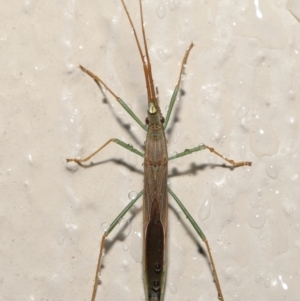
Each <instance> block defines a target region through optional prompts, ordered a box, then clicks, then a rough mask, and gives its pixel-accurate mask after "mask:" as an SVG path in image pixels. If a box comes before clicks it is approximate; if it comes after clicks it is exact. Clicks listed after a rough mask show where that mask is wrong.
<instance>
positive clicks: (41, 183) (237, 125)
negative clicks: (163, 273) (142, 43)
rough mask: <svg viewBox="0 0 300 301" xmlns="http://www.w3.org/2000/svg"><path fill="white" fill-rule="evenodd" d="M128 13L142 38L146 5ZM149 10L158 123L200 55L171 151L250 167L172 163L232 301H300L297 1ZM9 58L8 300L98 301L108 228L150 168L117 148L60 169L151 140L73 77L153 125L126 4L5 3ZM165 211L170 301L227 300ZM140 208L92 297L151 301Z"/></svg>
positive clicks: (175, 181) (4, 222)
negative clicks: (71, 160) (104, 90)
mask: <svg viewBox="0 0 300 301" xmlns="http://www.w3.org/2000/svg"><path fill="white" fill-rule="evenodd" d="M127 2H129V3H128V6H129V10H130V13H131V15H132V18H133V21H134V22H135V24H136V26H137V27H138V28H139V29H140V26H139V12H138V1H137V0H130V1H127ZM144 2H145V3H144V12H145V23H146V26H145V28H146V31H147V37H148V44H149V51H150V56H151V60H152V67H153V73H154V78H155V83H156V84H157V86H158V87H159V95H160V101H161V107H162V110H163V111H164V112H165V108H166V107H167V105H168V102H169V99H170V96H171V93H172V90H173V88H174V85H175V83H176V81H177V77H178V72H179V66H180V62H181V59H182V57H183V54H184V51H185V49H186V48H187V47H188V45H189V44H190V42H191V41H192V42H194V44H195V47H194V48H193V50H192V52H191V55H190V57H189V61H188V66H187V69H186V76H185V77H184V82H183V86H182V87H183V90H184V92H185V93H184V95H183V96H182V97H181V99H180V101H179V102H178V103H177V106H176V109H175V111H177V113H178V116H177V119H176V122H175V123H174V122H173V123H172V122H171V127H172V131H171V133H169V136H168V140H169V151H170V152H179V151H182V150H184V149H186V148H190V147H193V146H196V145H198V144H200V143H206V144H207V145H210V146H213V147H215V148H216V149H217V150H219V151H220V152H221V153H222V154H224V155H227V156H229V157H230V158H233V159H235V160H251V161H253V166H252V167H251V168H240V169H236V170H234V171H231V170H230V169H228V168H224V167H222V166H220V164H223V163H224V162H223V161H221V160H219V159H217V158H215V157H214V156H211V155H210V154H209V153H207V152H205V151H203V152H200V153H197V154H195V155H192V156H190V157H183V158H181V159H178V160H177V161H173V162H170V175H172V176H171V177H170V179H169V181H170V185H171V187H172V188H173V190H174V192H175V193H176V194H177V195H178V197H179V198H180V199H181V200H182V202H183V203H184V204H185V205H186V207H187V208H188V209H189V210H190V212H191V213H192V214H193V216H194V217H195V218H196V219H197V221H198V222H199V224H200V226H201V227H202V229H203V231H204V232H205V233H206V235H207V237H208V239H209V241H210V244H211V248H212V251H213V255H214V258H215V261H216V265H217V269H218V273H219V277H220V281H221V285H222V288H223V293H224V296H225V300H226V301H230V300H243V301H247V300H249V301H250V300H251V301H254V300H260V301H264V300H265V301H269V300H272V301H279V300H280V301H282V300H288V301H293V300H299V292H300V290H299V282H300V279H299V278H300V256H299V252H300V213H299V210H300V205H299V203H300V200H299V194H300V191H299V190H300V183H299V182H300V181H299V168H300V167H299V166H300V158H299V144H300V139H299V133H300V132H299V114H300V113H299V112H300V103H299V102H300V90H299V87H300V55H299V51H300V25H299V11H300V8H299V5H300V4H299V3H298V1H284V0H279V1H272V0H269V1H267V0H264V1H258V0H253V1H252V0H251V1H250V0H249V1H248V0H243V1H192V0H190V1H184V0H180V1H179V0H177V1H176V0H173V1H171V0H170V1H166V0H161V1H159V0H157V1H144ZM4 3H5V4H4ZM297 18H298V20H297ZM0 49H1V71H0V74H1V80H0V85H1V88H0V97H1V102H0V105H1V110H0V114H1V118H0V129H1V136H0V137H1V155H0V162H1V178H0V179H1V187H0V189H1V191H0V195H1V201H0V208H1V209H0V210H1V211H0V225H1V226H0V231H1V232H0V237H1V244H0V254H1V269H0V299H1V300H9V301H15V300H16V301H17V300H18V301H20V300H26V301H27V300H28V301H33V300H51V301H56V300H63V301H70V300H73V301H76V300H78V301H79V300H80V301H83V300H90V296H91V290H92V283H93V277H94V272H95V265H96V258H97V256H98V251H99V241H100V237H101V235H102V233H103V232H102V229H103V228H105V224H104V225H103V223H105V222H111V221H112V220H113V218H114V217H115V216H116V215H117V214H118V213H119V212H120V210H121V209H122V208H123V207H124V206H125V205H126V204H127V203H128V201H129V198H128V195H129V194H130V192H132V191H136V192H138V191H140V190H141V189H142V181H143V180H142V179H143V178H142V174H141V171H142V169H143V168H142V160H141V159H140V158H137V157H136V156H135V155H133V154H131V153H128V152H126V150H123V149H121V148H120V147H118V146H116V145H110V146H109V147H107V149H106V150H104V151H103V152H102V153H101V154H99V155H98V156H97V157H95V158H94V159H93V162H100V164H99V165H96V166H94V167H92V168H87V169H83V168H78V169H77V168H74V172H70V170H68V169H67V166H66V164H65V158H67V157H73V156H81V157H83V156H85V155H87V154H89V153H90V152H91V151H93V150H94V149H96V148H97V147H99V146H100V145H101V144H103V143H104V142H106V141H107V140H108V139H109V138H112V137H116V138H119V139H122V140H123V141H126V142H128V143H132V144H133V145H134V146H135V147H137V148H138V149H141V148H142V145H143V142H144V139H145V138H144V137H145V135H144V132H143V131H142V130H141V129H140V128H139V126H138V125H136V124H134V122H133V121H132V119H131V118H130V117H129V116H127V114H126V113H125V112H124V110H123V109H122V108H121V107H120V106H119V105H118V104H117V103H116V102H115V100H114V99H113V97H111V96H110V95H108V99H109V104H106V103H103V101H102V99H103V96H102V94H101V92H100V91H99V89H98V88H97V86H96V85H95V84H94V82H93V81H92V80H91V79H90V78H89V77H87V76H86V75H85V74H83V73H82V72H81V71H80V70H79V68H78V65H79V64H82V65H84V66H85V67H87V68H89V69H90V70H92V71H94V72H95V73H96V74H98V75H99V76H100V77H101V78H102V79H103V80H105V81H106V82H107V84H108V85H109V86H110V87H111V89H113V90H114V91H115V93H117V94H118V95H120V96H121V97H122V98H123V99H124V101H126V102H127V103H128V104H130V105H131V107H132V109H133V110H134V111H135V112H137V114H138V116H140V118H141V119H142V120H144V118H145V114H146V109H145V108H146V99H145V95H146V91H145V88H144V81H143V73H142V67H141V62H140V59H139V57H138V53H137V49H136V45H135V42H134V39H133V36H132V34H131V29H130V27H129V24H128V21H127V19H126V16H125V13H124V11H123V9H122V7H121V3H120V1H117V0H114V1H104V0H97V1H88V4H87V1H70V0H69V1H65V0H61V1H34V0H32V1H30V0H27V1H23V2H21V1H19V2H14V3H10V4H7V3H6V2H4V1H2V9H1V27H0ZM111 108H112V110H111ZM118 120H121V121H122V122H123V123H124V124H125V125H130V127H131V131H130V132H128V131H127V130H126V129H125V127H124V126H122V124H120V123H118ZM119 159H123V160H124V162H126V164H128V166H129V167H127V166H126V165H122V164H117V163H116V161H113V160H119ZM208 163H209V165H207V164H208ZM210 163H213V164H217V166H215V167H213V168H212V167H211V165H210ZM130 168H133V169H134V170H133V171H132V170H131V169H130ZM176 174H177V175H176ZM170 203H171V206H172V208H174V210H170V228H169V234H170V235H169V237H170V239H169V273H168V278H167V288H166V296H165V300H166V301H167V300H172V301H176V300H178V301H182V300H193V301H196V300H197V301H204V300H207V301H208V300H217V293H216V289H215V287H214V284H213V282H212V274H211V272H210V269H209V266H208V264H207V261H206V259H205V257H203V255H201V254H200V253H198V247H197V242H198V241H199V240H198V239H197V238H196V235H195V234H194V231H193V229H191V227H190V225H189V224H188V223H187V221H186V219H185V218H184V216H183V215H182V213H181V212H179V211H178V208H177V206H176V205H175V202H174V201H173V200H172V199H170ZM140 208H141V201H139V203H138V205H137V206H136V210H135V211H133V212H131V213H130V214H128V215H127V218H130V219H131V221H130V225H129V227H127V228H126V230H125V232H120V230H121V227H119V228H118V229H116V230H115V231H114V232H113V235H112V237H111V239H110V240H109V242H112V241H113V244H111V243H108V244H107V246H108V248H107V256H105V261H104V265H105V268H104V269H103V270H102V274H101V276H102V285H101V286H99V291H98V299H97V300H103V301H108V300H109V301H114V300H117V301H119V300H122V301H126V300H143V298H144V291H143V284H142V278H141V263H140V262H141V238H140V235H141V210H140ZM174 212H177V214H174Z"/></svg>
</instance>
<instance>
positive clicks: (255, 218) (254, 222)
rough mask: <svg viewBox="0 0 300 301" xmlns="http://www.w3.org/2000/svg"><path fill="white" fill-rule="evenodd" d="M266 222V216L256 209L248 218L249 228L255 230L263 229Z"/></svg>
mask: <svg viewBox="0 0 300 301" xmlns="http://www.w3.org/2000/svg"><path fill="white" fill-rule="evenodd" d="M265 222H266V216H265V214H264V212H263V211H262V210H261V209H254V210H252V212H251V213H250V216H249V218H248V223H249V226H250V227H252V228H255V229H261V228H262V227H263V226H264V224H265Z"/></svg>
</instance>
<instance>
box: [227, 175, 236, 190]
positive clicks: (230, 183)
mask: <svg viewBox="0 0 300 301" xmlns="http://www.w3.org/2000/svg"><path fill="white" fill-rule="evenodd" d="M225 180H226V182H227V184H228V186H229V187H233V186H234V184H235V180H234V177H233V176H232V175H229V174H227V176H226V177H225Z"/></svg>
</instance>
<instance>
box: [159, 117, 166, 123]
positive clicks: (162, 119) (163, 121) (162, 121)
mask: <svg viewBox="0 0 300 301" xmlns="http://www.w3.org/2000/svg"><path fill="white" fill-rule="evenodd" d="M160 122H161V123H162V124H164V123H165V118H164V117H162V116H161V117H160Z"/></svg>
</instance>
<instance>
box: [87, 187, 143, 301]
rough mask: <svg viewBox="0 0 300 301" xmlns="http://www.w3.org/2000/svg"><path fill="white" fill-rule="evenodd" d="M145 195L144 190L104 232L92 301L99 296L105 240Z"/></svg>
mask: <svg viewBox="0 0 300 301" xmlns="http://www.w3.org/2000/svg"><path fill="white" fill-rule="evenodd" d="M143 193H144V190H142V191H141V192H140V193H138V195H137V196H136V197H135V198H134V199H133V200H132V201H131V202H130V203H129V204H128V205H127V206H126V207H125V208H124V209H123V210H122V212H121V213H120V214H119V215H118V216H117V217H116V218H115V219H114V221H113V222H112V223H111V224H110V226H109V228H108V229H107V230H106V231H105V232H104V234H103V236H102V239H101V245H100V252H99V256H98V263H97V269H96V274H95V280H94V288H93V294H92V298H91V301H94V300H95V298H96V294H97V288H98V279H99V273H100V269H101V258H102V255H103V249H104V243H105V239H106V237H107V236H108V234H109V233H110V232H111V231H112V230H113V229H114V227H115V226H116V225H117V224H118V223H119V221H120V220H121V219H122V218H123V216H124V215H125V214H126V213H127V212H128V210H129V209H130V208H131V207H132V206H133V205H134V204H135V202H136V201H137V200H138V199H139V198H140V197H141V196H142V194H143Z"/></svg>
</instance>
